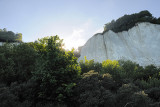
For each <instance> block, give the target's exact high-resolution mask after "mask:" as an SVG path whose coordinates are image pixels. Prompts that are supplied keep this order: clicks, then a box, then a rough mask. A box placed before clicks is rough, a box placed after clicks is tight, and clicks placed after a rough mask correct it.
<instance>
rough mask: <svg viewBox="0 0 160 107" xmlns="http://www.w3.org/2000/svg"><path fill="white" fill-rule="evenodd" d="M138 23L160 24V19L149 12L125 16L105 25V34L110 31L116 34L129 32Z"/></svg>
mask: <svg viewBox="0 0 160 107" xmlns="http://www.w3.org/2000/svg"><path fill="white" fill-rule="evenodd" d="M138 22H150V23H153V24H160V18H158V19H157V18H155V17H153V16H152V14H151V13H150V12H149V11H147V10H145V11H141V12H139V13H135V14H131V15H124V16H122V17H120V18H118V19H117V20H116V21H115V20H112V21H111V22H110V23H107V24H105V27H104V31H103V33H104V32H106V31H108V30H112V31H114V32H122V31H127V30H129V29H130V28H132V27H133V26H135V25H136V23H138Z"/></svg>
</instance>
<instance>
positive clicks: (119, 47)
mask: <svg viewBox="0 0 160 107" xmlns="http://www.w3.org/2000/svg"><path fill="white" fill-rule="evenodd" d="M84 56H86V57H87V59H88V60H91V59H94V61H95V62H102V61H104V60H106V59H111V60H119V59H123V60H131V61H133V62H136V63H138V64H140V65H142V66H146V65H149V64H155V65H156V66H160V25H157V24H151V23H148V22H143V23H137V24H136V26H134V27H132V28H131V29H129V30H128V31H123V32H118V33H114V32H113V31H111V30H109V31H108V32H105V33H104V34H101V33H99V34H96V35H94V36H93V37H91V38H90V39H89V40H88V41H87V42H86V44H85V45H84V46H83V47H82V49H81V56H80V58H79V59H78V60H82V59H84Z"/></svg>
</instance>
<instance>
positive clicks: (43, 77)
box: [32, 36, 80, 103]
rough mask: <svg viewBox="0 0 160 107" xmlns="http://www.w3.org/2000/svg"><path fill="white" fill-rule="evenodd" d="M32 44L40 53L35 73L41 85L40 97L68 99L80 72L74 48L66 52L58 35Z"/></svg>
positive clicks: (43, 98) (54, 99)
mask: <svg viewBox="0 0 160 107" xmlns="http://www.w3.org/2000/svg"><path fill="white" fill-rule="evenodd" d="M32 46H34V47H35V48H36V50H37V51H38V53H39V59H38V61H37V64H36V72H34V73H33V75H34V76H33V78H34V79H35V80H36V81H37V82H38V83H39V86H40V87H39V92H38V97H39V98H40V99H41V100H42V101H52V102H55V103H63V102H65V101H68V100H69V99H70V98H71V96H72V88H73V87H74V86H75V82H76V80H77V79H78V78H79V74H80V67H79V66H78V63H77V58H76V57H74V54H73V50H72V51H69V52H65V51H64V49H63V48H62V46H63V45H62V40H61V39H60V38H59V37H58V36H51V37H48V38H43V39H40V40H38V41H37V42H36V43H35V44H32ZM40 47H41V48H40Z"/></svg>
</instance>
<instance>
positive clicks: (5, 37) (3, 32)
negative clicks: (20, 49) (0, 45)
mask: <svg viewBox="0 0 160 107" xmlns="http://www.w3.org/2000/svg"><path fill="white" fill-rule="evenodd" d="M0 42H22V34H21V33H17V34H15V33H14V32H12V31H7V29H6V28H4V29H0Z"/></svg>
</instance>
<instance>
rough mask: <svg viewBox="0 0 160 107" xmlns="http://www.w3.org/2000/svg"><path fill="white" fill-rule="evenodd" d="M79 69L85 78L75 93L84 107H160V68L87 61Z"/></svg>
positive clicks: (126, 62)
mask: <svg viewBox="0 0 160 107" xmlns="http://www.w3.org/2000/svg"><path fill="white" fill-rule="evenodd" d="M80 66H81V68H82V69H81V70H82V73H83V75H82V79H81V80H80V81H79V82H78V83H77V87H76V89H75V91H76V93H78V95H77V96H78V97H77V99H76V101H77V103H79V104H81V106H82V107H86V106H88V107H158V106H160V93H159V91H160V68H158V67H156V66H154V65H148V66H146V67H142V66H140V65H139V64H136V63H133V62H131V61H123V60H120V61H111V60H106V61H103V62H102V63H94V60H87V59H86V57H85V60H84V61H80ZM97 67H98V70H97ZM87 70H88V71H89V72H86V71H87Z"/></svg>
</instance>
